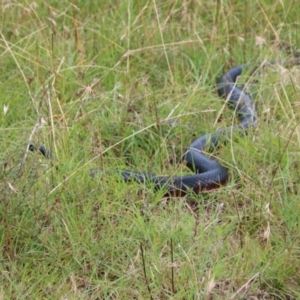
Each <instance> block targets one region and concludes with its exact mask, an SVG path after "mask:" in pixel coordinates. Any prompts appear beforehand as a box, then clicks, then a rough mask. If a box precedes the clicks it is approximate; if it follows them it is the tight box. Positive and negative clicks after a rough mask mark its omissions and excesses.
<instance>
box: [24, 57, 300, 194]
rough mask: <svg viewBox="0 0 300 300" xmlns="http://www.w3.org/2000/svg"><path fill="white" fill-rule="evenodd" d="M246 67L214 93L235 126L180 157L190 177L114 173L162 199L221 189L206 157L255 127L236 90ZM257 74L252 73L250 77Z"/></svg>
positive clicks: (215, 166) (219, 175)
mask: <svg viewBox="0 0 300 300" xmlns="http://www.w3.org/2000/svg"><path fill="white" fill-rule="evenodd" d="M276 63H278V62H276V61H272V62H268V63H264V64H261V66H264V65H265V64H268V65H272V64H276ZM281 63H283V64H284V65H286V66H290V65H294V64H299V63H300V58H299V57H297V58H292V59H288V60H284V61H282V62H281ZM247 66H249V64H245V65H240V66H237V67H234V68H232V69H230V70H229V71H227V72H226V73H225V74H224V75H223V76H222V77H221V78H219V79H218V81H217V91H218V95H219V97H221V98H223V99H225V100H226V103H227V104H228V105H229V106H230V107H231V108H232V109H234V111H235V112H236V115H237V117H238V123H237V124H236V125H233V126H230V127H226V128H221V129H218V130H216V131H215V132H213V133H208V134H205V135H203V136H201V137H199V138H198V139H196V140H195V141H193V142H192V143H191V145H190V146H189V147H188V148H187V149H186V151H185V153H184V154H183V157H182V159H183V161H184V162H185V163H186V165H187V167H188V168H189V169H190V170H191V171H192V172H194V174H191V175H183V176H157V175H154V174H151V173H146V172H137V171H131V170H125V171H122V170H116V171H114V173H119V175H120V177H121V178H122V179H123V180H124V181H125V182H130V181H135V182H138V183H140V184H150V185H151V186H154V188H155V190H161V189H163V190H164V191H165V192H166V193H165V195H176V196H183V195H185V194H187V193H188V192H189V191H193V192H194V193H200V192H201V191H203V190H211V189H215V188H218V187H220V186H221V185H223V184H225V183H226V182H227V180H228V176H229V175H228V170H227V169H226V168H225V167H224V166H222V165H221V164H220V163H219V162H217V161H215V160H213V159H211V158H210V157H208V156H207V155H206V153H208V152H210V151H212V150H213V149H215V148H217V147H219V145H220V144H221V143H224V142H226V140H228V139H230V138H231V136H232V134H233V133H234V134H236V133H239V134H245V133H247V130H248V129H249V128H250V127H252V126H254V125H255V122H256V119H257V114H256V111H255V105H254V101H253V99H252V98H251V97H250V95H249V94H247V93H246V92H245V91H244V90H243V88H242V87H238V86H237V78H238V76H240V75H241V74H242V72H243V70H244V69H245V68H246V67H247ZM256 70H257V68H256V69H254V70H253V72H252V74H253V73H254V72H255V71H256ZM27 149H28V150H31V151H39V152H40V153H42V154H43V155H44V156H45V157H46V158H48V159H51V158H52V154H51V152H50V151H49V150H47V148H46V147H45V146H43V145H40V146H38V147H36V146H35V145H34V144H33V143H29V144H28V148H27ZM98 173H101V174H102V171H101V170H100V169H91V170H90V176H91V177H95V176H96V174H98Z"/></svg>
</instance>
